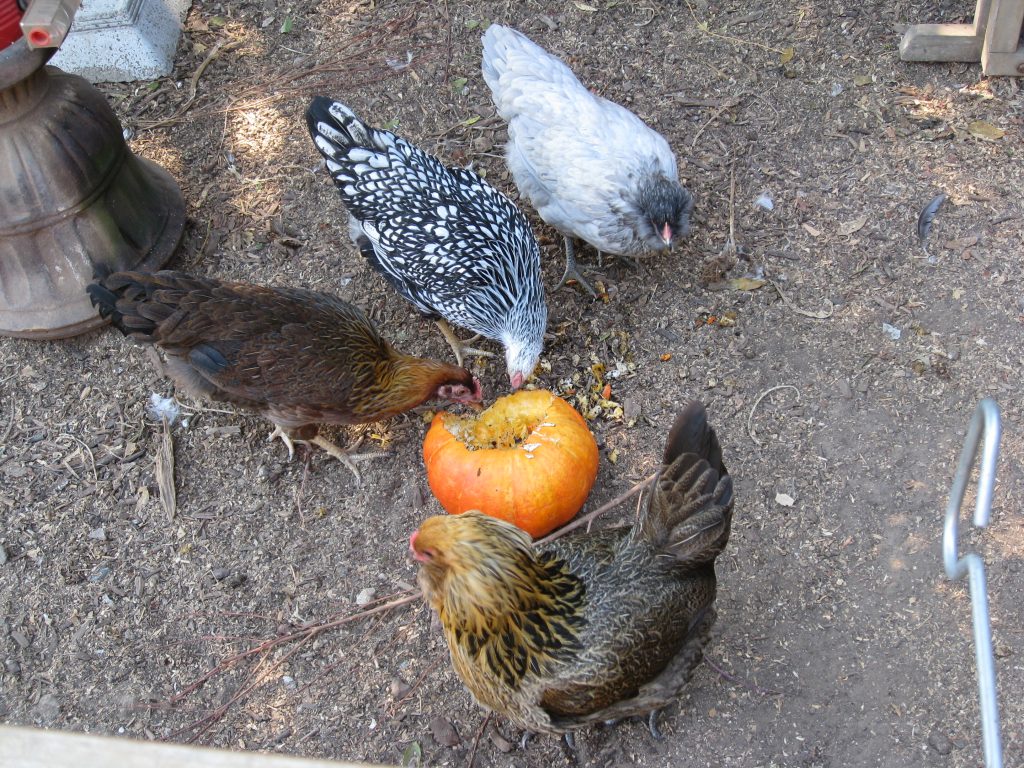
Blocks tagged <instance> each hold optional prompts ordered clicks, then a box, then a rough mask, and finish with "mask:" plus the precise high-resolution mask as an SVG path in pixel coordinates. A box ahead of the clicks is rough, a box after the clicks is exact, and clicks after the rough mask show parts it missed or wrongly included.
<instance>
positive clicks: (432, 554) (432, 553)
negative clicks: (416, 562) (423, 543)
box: [420, 547, 437, 560]
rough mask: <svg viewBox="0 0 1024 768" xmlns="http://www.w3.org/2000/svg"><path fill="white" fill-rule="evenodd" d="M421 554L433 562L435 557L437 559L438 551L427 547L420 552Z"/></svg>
mask: <svg viewBox="0 0 1024 768" xmlns="http://www.w3.org/2000/svg"><path fill="white" fill-rule="evenodd" d="M420 554H421V555H423V556H424V557H425V558H427V560H433V559H434V558H435V557H437V551H436V550H434V549H433V548H431V547H427V548H426V549H424V550H423V551H422V552H420Z"/></svg>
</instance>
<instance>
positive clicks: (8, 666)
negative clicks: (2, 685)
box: [4, 659, 21, 677]
mask: <svg viewBox="0 0 1024 768" xmlns="http://www.w3.org/2000/svg"><path fill="white" fill-rule="evenodd" d="M4 669H5V670H6V671H7V674H9V675H11V676H12V677H18V676H20V675H21V664H20V663H18V660H17V659H7V661H5V662H4Z"/></svg>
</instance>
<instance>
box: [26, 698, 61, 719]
mask: <svg viewBox="0 0 1024 768" xmlns="http://www.w3.org/2000/svg"><path fill="white" fill-rule="evenodd" d="M59 716H60V700H59V699H58V698H57V697H56V696H54V695H53V694H52V693H47V694H44V695H43V696H42V697H40V699H39V703H38V704H36V705H35V706H34V707H33V708H32V717H33V719H34V720H36V721H37V722H40V723H42V724H44V725H49V724H51V723H53V721H55V720H56V719H57V718H58V717H59Z"/></svg>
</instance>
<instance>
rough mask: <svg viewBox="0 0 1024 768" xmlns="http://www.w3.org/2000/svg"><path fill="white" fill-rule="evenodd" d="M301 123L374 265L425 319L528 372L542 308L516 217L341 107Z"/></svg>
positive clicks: (469, 180) (490, 191) (482, 190)
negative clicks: (492, 345)
mask: <svg viewBox="0 0 1024 768" xmlns="http://www.w3.org/2000/svg"><path fill="white" fill-rule="evenodd" d="M306 119H307V123H308V125H309V130H310V133H311V135H312V137H313V141H314V143H315V144H316V147H317V149H318V150H319V151H320V152H321V154H323V156H324V158H325V159H326V160H327V169H328V171H329V172H330V174H331V177H332V178H333V179H334V182H335V185H336V186H337V188H338V191H339V193H340V194H341V197H342V200H344V202H345V206H346V208H347V209H348V211H349V214H350V216H351V218H352V221H351V222H350V229H351V231H352V234H353V239H354V240H355V241H356V243H357V244H358V245H359V246H360V251H361V252H362V253H363V255H364V256H366V257H367V258H368V259H369V260H370V262H371V264H372V265H373V266H374V268H375V269H376V270H377V271H379V272H380V273H382V274H383V275H384V276H385V277H386V278H387V279H388V281H389V282H390V283H391V284H392V285H393V286H394V288H395V289H396V290H397V291H398V292H399V293H400V294H401V295H402V296H404V297H405V298H406V299H408V300H409V301H411V302H412V303H413V305H414V306H415V307H416V309H417V310H418V311H420V312H421V313H423V314H424V315H427V316H428V317H435V318H436V317H438V316H440V317H443V318H445V319H446V320H448V321H449V322H451V323H453V324H455V325H458V326H461V327H463V328H467V329H469V330H471V331H474V332H475V333H480V334H483V335H484V336H486V337H487V338H490V339H494V340H496V341H499V342H501V343H503V344H504V345H505V346H506V348H512V349H513V351H518V350H526V352H525V353H522V357H523V358H524V360H523V367H526V368H528V369H527V370H525V374H526V375H529V373H531V372H532V370H533V367H534V365H535V364H536V361H537V358H538V357H539V355H540V351H541V348H542V346H543V337H544V330H545V327H546V324H547V308H546V305H545V302H544V287H543V284H542V282H541V276H540V249H539V246H538V245H537V241H536V239H535V237H534V235H533V231H532V230H531V229H530V225H529V222H528V221H527V220H526V217H525V216H524V215H523V214H522V212H521V211H520V210H519V209H518V208H517V207H516V206H515V205H514V204H513V203H512V202H511V201H510V200H509V199H508V198H507V197H505V196H504V195H502V194H501V193H500V192H498V191H497V190H496V189H494V188H493V187H492V186H490V185H489V184H488V183H487V182H485V181H484V180H483V179H482V178H480V177H479V176H478V175H477V174H475V173H473V172H472V171H469V170H464V169H459V168H446V167H445V166H444V165H443V164H442V163H441V162H440V161H439V160H438V159H437V158H435V157H432V156H431V155H428V154H427V153H426V152H423V151H422V150H421V149H419V148H417V147H415V146H414V145H412V144H411V143H409V142H408V141H406V140H405V139H403V138H401V137H399V136H396V135H395V134H393V133H390V132H389V131H384V130H378V129H374V128H371V127H369V126H367V125H366V124H364V123H363V122H361V121H360V120H359V119H358V118H357V117H356V115H355V114H354V113H353V112H352V110H351V109H349V108H348V107H346V106H345V105H344V104H340V103H338V102H334V101H331V100H330V99H326V98H323V97H317V98H315V99H314V100H313V102H312V103H311V104H310V106H309V109H308V110H307V113H306ZM531 361H532V362H531ZM510 362H511V361H510ZM510 368H511V365H510Z"/></svg>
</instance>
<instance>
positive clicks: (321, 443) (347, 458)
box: [309, 435, 387, 485]
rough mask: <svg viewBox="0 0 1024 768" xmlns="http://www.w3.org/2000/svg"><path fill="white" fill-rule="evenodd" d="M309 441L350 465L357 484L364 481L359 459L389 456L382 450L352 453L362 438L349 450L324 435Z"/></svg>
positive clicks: (347, 465)
mask: <svg viewBox="0 0 1024 768" xmlns="http://www.w3.org/2000/svg"><path fill="white" fill-rule="evenodd" d="M309 442H311V443H312V444H313V445H315V446H317V447H318V448H322V449H323V450H324V451H326V452H327V453H328V454H330V455H331V456H333V457H334V458H336V459H337V460H338V461H340V462H341V463H342V464H344V465H345V466H346V467H348V468H349V469H350V470H352V474H353V475H355V476H356V484H357V485H361V484H362V482H363V476H362V475H361V474H360V473H359V467H357V466H356V462H357V461H363V460H364V459H379V458H381V457H383V456H387V454H386V453H383V452H381V451H377V452H375V453H351V452H350V451H352V450H355V449H356V448H358V447H359V443H361V442H362V439H361V438H360V439H359V440H358V441H357V442H356V444H355V445H353V446H352V448H350V449H349V450H348V451H346V450H345V449H343V448H340V447H338V446H337V445H335V444H334V443H332V442H331V441H330V440H328V439H327V438H326V437H324V436H323V435H317V436H316V437H314V438H313V439H312V440H310V441H309Z"/></svg>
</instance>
